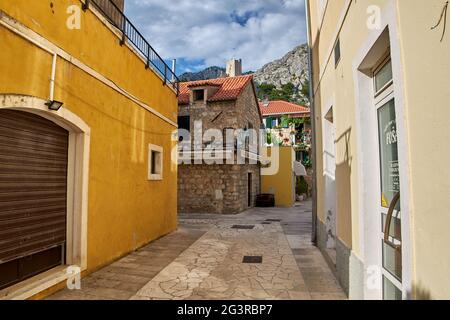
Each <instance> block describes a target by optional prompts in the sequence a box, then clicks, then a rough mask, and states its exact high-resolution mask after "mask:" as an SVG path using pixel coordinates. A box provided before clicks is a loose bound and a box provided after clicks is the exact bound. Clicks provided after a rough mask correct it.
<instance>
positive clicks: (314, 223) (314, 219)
mask: <svg viewBox="0 0 450 320" xmlns="http://www.w3.org/2000/svg"><path fill="white" fill-rule="evenodd" d="M305 13H306V30H307V36H308V65H309V66H308V72H309V107H310V110H311V130H312V137H311V146H312V150H313V152H312V166H313V190H312V193H313V194H312V196H313V203H312V233H311V241H312V242H313V243H314V244H315V245H317V161H316V151H317V150H316V146H317V143H316V112H315V106H314V78H313V71H312V61H313V58H312V50H311V47H312V45H313V44H312V36H311V26H310V23H311V13H310V11H309V0H305Z"/></svg>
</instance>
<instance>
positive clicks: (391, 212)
mask: <svg viewBox="0 0 450 320" xmlns="http://www.w3.org/2000/svg"><path fill="white" fill-rule="evenodd" d="M399 200H400V192H397V194H396V195H395V196H394V198H393V199H392V202H391V205H390V206H389V210H388V213H387V217H386V224H385V226H384V243H386V244H387V245H389V246H391V247H392V248H394V249H400V248H401V247H402V246H401V245H397V244H395V243H394V242H393V241H391V240H389V232H390V230H391V222H392V217H393V215H394V210H395V207H396V206H397V203H398V201H399Z"/></svg>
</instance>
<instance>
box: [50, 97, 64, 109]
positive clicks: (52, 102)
mask: <svg viewBox="0 0 450 320" xmlns="http://www.w3.org/2000/svg"><path fill="white" fill-rule="evenodd" d="M63 104H64V103H63V102H60V101H56V100H49V101H48V102H47V103H46V104H45V105H46V106H47V107H48V108H49V109H50V110H52V111H58V110H59V109H61V107H62V106H63Z"/></svg>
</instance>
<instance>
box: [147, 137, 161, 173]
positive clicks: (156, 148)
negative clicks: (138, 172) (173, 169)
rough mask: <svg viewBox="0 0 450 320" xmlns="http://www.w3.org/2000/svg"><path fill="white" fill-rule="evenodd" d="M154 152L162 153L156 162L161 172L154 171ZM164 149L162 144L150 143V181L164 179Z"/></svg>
mask: <svg viewBox="0 0 450 320" xmlns="http://www.w3.org/2000/svg"><path fill="white" fill-rule="evenodd" d="M153 152H158V153H159V154H160V159H159V163H156V167H157V168H158V169H159V170H157V171H159V173H156V174H154V173H152V162H153ZM163 164H164V149H163V147H161V146H157V145H154V144H149V145H148V180H149V181H160V180H162V179H163V172H164V165H163Z"/></svg>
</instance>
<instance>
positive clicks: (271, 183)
mask: <svg viewBox="0 0 450 320" xmlns="http://www.w3.org/2000/svg"><path fill="white" fill-rule="evenodd" d="M265 149H266V150H263V154H265V155H267V156H268V157H269V158H271V159H272V163H271V169H272V168H273V169H274V170H273V172H270V173H268V174H264V169H263V171H262V175H261V190H262V193H263V194H273V195H275V206H277V207H287V208H290V207H292V206H293V205H294V204H295V181H296V176H295V173H294V162H295V150H294V148H293V147H285V146H280V147H265ZM274 149H275V150H274ZM275 151H276V152H277V155H275V154H274V152H275ZM274 161H276V162H277V163H273V162H274ZM275 169H276V170H275ZM271 171H272V170H271Z"/></svg>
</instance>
